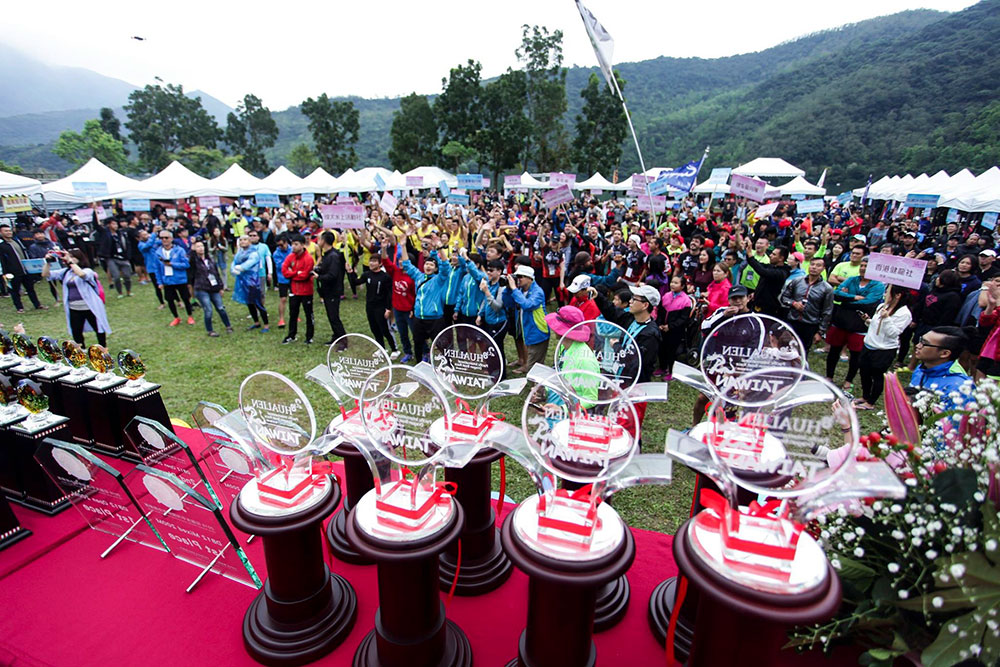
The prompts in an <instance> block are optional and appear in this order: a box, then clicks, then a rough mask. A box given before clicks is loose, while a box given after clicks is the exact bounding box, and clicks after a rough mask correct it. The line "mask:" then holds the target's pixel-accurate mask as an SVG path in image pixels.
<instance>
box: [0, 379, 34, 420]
mask: <svg viewBox="0 0 1000 667" xmlns="http://www.w3.org/2000/svg"><path fill="white" fill-rule="evenodd" d="M0 404H2V406H0V426H7V425H8V424H12V423H14V422H16V421H20V420H22V419H24V418H25V417H27V416H28V415H29V414H31V413H30V412H28V411H27V410H26V409H25V407H24V406H23V405H21V402H20V401H19V400H18V398H17V387H15V386H14V385H13V384H12V383H11V381H10V378H8V377H7V376H6V375H3V374H0Z"/></svg>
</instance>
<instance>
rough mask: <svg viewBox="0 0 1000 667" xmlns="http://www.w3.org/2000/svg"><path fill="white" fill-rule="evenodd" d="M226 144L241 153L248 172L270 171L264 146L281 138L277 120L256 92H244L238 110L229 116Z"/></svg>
mask: <svg viewBox="0 0 1000 667" xmlns="http://www.w3.org/2000/svg"><path fill="white" fill-rule="evenodd" d="M224 137H225V140H226V144H227V145H228V146H229V148H230V149H231V150H232V151H233V153H237V154H239V155H242V156H243V157H242V159H241V160H240V166H241V167H243V168H244V169H246V170H247V171H249V172H252V173H255V174H261V175H265V174H267V173H268V172H270V171H271V170H270V168H269V167H268V166H267V158H265V157H264V150H265V149H268V148H270V147H271V146H273V145H274V142H275V141H276V140H277V139H278V124H277V123H275V122H274V118H272V117H271V110H270V109H268V108H267V107H265V106H264V105H263V104H262V103H261V101H260V98H259V97H257V96H256V95H250V94H248V95H245V96H244V97H243V101H242V102H240V103H239V104H238V105H237V106H236V112H235V113H233V112H232V111H230V112H229V115H228V116H226V131H225V134H224Z"/></svg>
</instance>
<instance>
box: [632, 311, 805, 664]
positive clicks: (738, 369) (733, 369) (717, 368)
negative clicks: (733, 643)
mask: <svg viewBox="0 0 1000 667" xmlns="http://www.w3.org/2000/svg"><path fill="white" fill-rule="evenodd" d="M699 360H700V370H699V369H695V368H692V367H690V366H686V365H684V364H681V363H675V364H674V373H673V375H674V379H675V380H677V381H679V382H682V383H683V384H686V385H688V386H690V387H692V388H694V389H696V390H698V391H699V392H701V393H702V397H701V400H702V401H704V403H705V404H706V405H707V404H708V403H709V402H710V401H712V400H715V399H717V398H719V397H729V398H730V399H731V400H732V401H734V402H736V403H743V404H753V403H754V402H755V401H761V402H765V403H766V402H767V401H769V400H770V398H771V393H769V391H768V389H770V388H771V385H770V384H768V385H766V387H765V388H764V389H763V391H762V388H761V387H757V388H751V387H749V386H748V385H746V376H747V375H748V374H749V373H751V372H753V371H755V370H760V369H766V368H773V369H775V371H780V369H782V368H794V369H802V368H805V366H806V354H805V348H804V346H803V345H802V343H801V341H800V340H799V337H798V335H797V334H796V333H795V331H794V330H793V329H792V328H791V327H790V326H789V325H787V324H786V323H784V322H782V321H781V320H778V319H776V318H773V317H770V316H768V315H759V314H752V313H750V314H743V315H736V316H734V317H730V318H727V319H724V320H723V321H722V322H720V323H719V324H718V325H717V326H716V327H715V328H714V329H712V331H711V332H709V334H708V335H707V336H706V337H705V341H704V342H703V343H702V347H701V353H700V355H699ZM765 375H766V373H765ZM711 429H712V424H711V420H705V421H702V422H701V423H699V424H698V425H696V426H695V427H694V428H693V429H692V430H691V433H690V435H691V437H693V438H695V439H697V440H700V441H702V442H703V443H704V444H705V446H707V445H708V439H709V438H710V437H711ZM756 437H759V441H758V442H755V443H754V447H755V448H756V449H757V450H758V455H759V456H762V457H764V458H765V459H769V458H772V457H782V456H783V452H782V451H781V447H780V443H777V441H776V440H775V439H774V437H773V436H767V435H766V434H763V433H757V434H756ZM744 462H746V461H745V460H744ZM730 469H731V470H733V472H734V474H736V475H737V476H738V477H739V478H740V479H741V480H747V481H750V482H753V483H755V484H756V485H757V486H759V487H766V488H773V487H780V486H782V485H783V484H785V483H786V482H787V481H788V478H787V476H784V475H781V474H776V473H770V472H767V471H765V470H763V469H762V468H761V467H759V466H752V467H750V468H740V467H739V466H738V465H732V466H730ZM695 472H696V475H697V477H696V480H695V491H694V498H693V499H692V503H691V516H695V515H696V514H697V513H698V512H699V511H700V510H701V509H702V506H701V504H700V502H699V501H700V496H701V493H700V492H701V490H702V489H705V488H708V489H712V490H714V491H716V492H718V491H719V489H718V487H716V485H715V482H714V480H713V479H711V478H709V477H706V476H705V475H703V474H701V473H700V472H698V471H697V470H696V471H695ZM734 492H735V493H736V495H737V500H738V502H739V503H740V504H744V505H746V504H749V503H750V502H751V501H752V500H754V499H755V498H756V496H755V494H753V493H751V492H750V491H749V490H747V489H746V488H745V486H744V485H740V484H738V485H736V486H735V490H734ZM679 583H680V582H679V578H678V577H670V578H668V579H666V580H665V581H663V582H661V583H660V584H659V585H658V586H657V587H656V588H655V589H654V591H653V593H652V595H651V596H650V599H649V612H648V619H649V625H650V629H652V631H653V634H654V636H655V637H656V638H657V640H658V641H660V642H661V643H665V642H666V639H667V634H668V630H669V628H668V626H669V625H670V620H671V618H674V626H675V628H674V632H673V635H672V640H673V641H672V646H673V650H674V655H676V656H678V658H680V659H682V658H684V657H685V656H686V655H687V654H688V651H689V650H690V646H691V641H692V637H693V632H694V621H695V615H696V613H697V606H698V597H699V592H698V591H697V590H694V589H689V590H687V591H686V594H685V595H684V596H683V597H684V604H683V607H682V608H681V609H680V610H679V611H675V600H676V599H677V597H678V592H679V588H678V585H679Z"/></svg>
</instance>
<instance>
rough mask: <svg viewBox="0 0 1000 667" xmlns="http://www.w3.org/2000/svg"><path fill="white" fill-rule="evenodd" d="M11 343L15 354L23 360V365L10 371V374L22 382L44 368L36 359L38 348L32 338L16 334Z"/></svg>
mask: <svg viewBox="0 0 1000 667" xmlns="http://www.w3.org/2000/svg"><path fill="white" fill-rule="evenodd" d="M11 341H12V342H13V344H14V352H16V353H17V355H18V356H19V357H20V358H21V363H20V364H18V365H17V366H14V367H13V368H11V369H9V371H8V372H9V373H11V374H12V375H13V376H14V377H15V378H17V379H18V380H21V379H24V378H27V377H29V376H31V375H32V374H33V373H37V372H38V371H40V370H41V369H42V368H43V366H42V363H41V362H40V361H39V360H38V359H37V358H36V355H37V354H38V348H37V347H35V344H34V343H32V342H31V339H30V338H28V337H27V336H25V335H24V334H21V333H16V334H14V335H13V336H11Z"/></svg>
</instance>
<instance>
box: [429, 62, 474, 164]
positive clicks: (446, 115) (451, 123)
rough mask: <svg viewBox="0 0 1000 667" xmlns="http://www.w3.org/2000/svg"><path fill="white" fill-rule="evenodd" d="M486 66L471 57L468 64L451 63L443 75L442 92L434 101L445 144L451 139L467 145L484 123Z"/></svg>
mask: <svg viewBox="0 0 1000 667" xmlns="http://www.w3.org/2000/svg"><path fill="white" fill-rule="evenodd" d="M482 68H483V66H482V65H480V64H479V63H478V62H476V61H474V60H472V59H471V58H470V59H469V61H468V63H467V64H465V65H459V66H458V67H452V68H451V72H450V73H449V75H448V78H447V79H441V86H442V88H443V89H444V90H443V92H442V93H441V94H440V95H438V98H437V100H436V101H435V102H434V118H435V119H436V120H437V126H438V130H439V131H440V133H441V146H442V148H443V147H444V146H446V145H447V144H448V143H450V142H452V141H457V142H458V143H460V144H465V145H468V144H470V143H472V138H473V137H474V136H475V135H476V132H477V131H478V130H479V128H481V127H482V126H483V122H482V118H481V115H480V111H481V106H480V103H479V96H480V94H481V93H482V89H481V88H480V85H479V81H480V78H479V74H480V72H481V70H482Z"/></svg>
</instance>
